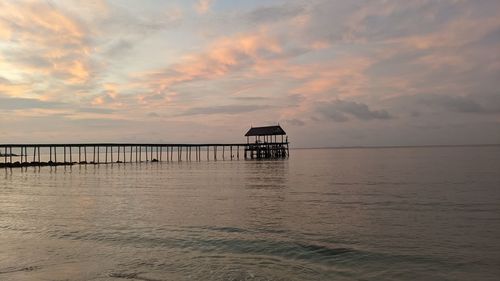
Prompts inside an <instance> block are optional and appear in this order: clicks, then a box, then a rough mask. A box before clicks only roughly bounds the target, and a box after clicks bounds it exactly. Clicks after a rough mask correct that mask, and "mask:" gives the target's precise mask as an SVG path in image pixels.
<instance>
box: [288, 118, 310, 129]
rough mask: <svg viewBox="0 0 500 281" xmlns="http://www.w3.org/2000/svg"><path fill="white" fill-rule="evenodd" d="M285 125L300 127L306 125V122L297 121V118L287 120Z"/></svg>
mask: <svg viewBox="0 0 500 281" xmlns="http://www.w3.org/2000/svg"><path fill="white" fill-rule="evenodd" d="M285 123H287V124H290V125H292V126H299V127H300V126H304V125H305V124H306V122H304V121H302V120H300V119H297V118H294V119H289V120H285Z"/></svg>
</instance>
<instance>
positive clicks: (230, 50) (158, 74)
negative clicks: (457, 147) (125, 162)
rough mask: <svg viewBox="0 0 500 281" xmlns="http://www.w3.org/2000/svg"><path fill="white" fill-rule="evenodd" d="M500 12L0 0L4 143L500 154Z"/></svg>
mask: <svg viewBox="0 0 500 281" xmlns="http://www.w3.org/2000/svg"><path fill="white" fill-rule="evenodd" d="M499 15H500V1H498V0H491V1H482V0H474V1H460V0H456V1H451V0H450V1H434V0H429V1H420V0H415V1H401V0H393V1H392V0H385V1H375V0H373V1H357V0H354V1H345V0H342V1H331V0H330V1H329V0H325V1H315V0H308V1H268V0H266V1H243V0H240V1H235V0H224V1H223V0H213V1H210V0H201V1H144V0H141V1H67V0H64V1H0V143H12V142H14V143H26V142H40V143H44V142H114V141H117V142H166V143H172V142H186V143H189V142H192V143H197V142H242V141H244V137H243V135H244V133H245V132H246V130H247V129H248V128H249V127H250V126H252V125H253V126H259V125H273V124H277V123H279V124H280V125H282V126H283V128H284V129H285V130H286V131H287V133H288V134H289V138H290V140H291V141H292V144H293V146H294V147H323V146H358V145H427V144H480V143H500V16H499Z"/></svg>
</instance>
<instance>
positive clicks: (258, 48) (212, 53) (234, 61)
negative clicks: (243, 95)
mask: <svg viewBox="0 0 500 281" xmlns="http://www.w3.org/2000/svg"><path fill="white" fill-rule="evenodd" d="M281 52H282V48H281V46H280V44H279V42H278V41H277V40H276V39H274V38H272V37H271V36H270V35H268V34H267V32H266V31H265V30H261V31H259V32H256V33H251V34H241V35H236V36H234V37H223V38H219V39H218V40H216V41H215V42H214V43H212V44H211V45H210V46H209V47H208V48H207V49H206V50H205V51H203V52H200V53H195V54H189V55H186V56H185V57H184V58H183V59H182V60H181V62H179V63H177V64H174V65H172V66H171V67H168V68H166V69H164V70H162V71H158V72H155V73H150V74H146V76H145V77H143V78H142V79H143V80H145V82H146V83H148V84H149V88H150V89H151V90H152V91H153V92H157V93H159V92H162V91H164V90H166V89H168V88H169V87H171V86H173V85H175V84H178V83H184V82H189V81H194V80H210V79H215V78H220V77H222V76H224V75H226V74H228V73H229V72H231V71H238V70H240V69H242V68H245V67H251V66H254V65H257V64H258V63H262V60H263V58H262V56H263V55H264V54H266V53H267V54H279V53H281Z"/></svg>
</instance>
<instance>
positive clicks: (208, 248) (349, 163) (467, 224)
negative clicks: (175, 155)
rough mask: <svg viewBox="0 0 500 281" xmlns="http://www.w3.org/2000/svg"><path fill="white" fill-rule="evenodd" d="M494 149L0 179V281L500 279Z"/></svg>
mask: <svg viewBox="0 0 500 281" xmlns="http://www.w3.org/2000/svg"><path fill="white" fill-rule="evenodd" d="M498 167H500V148H498V147H475V148H407V149H345V150H295V151H293V153H292V157H291V158H290V159H288V160H285V161H282V160H279V161H217V162H215V161H211V162H181V163H177V162H174V163H142V164H113V165H101V166H93V165H88V166H73V167H71V166H62V167H41V168H40V167H30V168H23V169H6V170H2V171H0V172H1V173H3V174H2V179H1V180H0V233H1V235H0V280H360V279H363V280H496V279H497V276H498V274H500V270H499V268H500V238H499V237H500V204H499V203H500V192H499V190H498V188H499V187H500V174H499V173H498Z"/></svg>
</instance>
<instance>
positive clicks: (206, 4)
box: [194, 0, 214, 15]
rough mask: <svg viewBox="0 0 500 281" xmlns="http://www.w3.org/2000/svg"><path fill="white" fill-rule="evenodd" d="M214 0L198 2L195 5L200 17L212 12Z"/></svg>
mask: <svg viewBox="0 0 500 281" xmlns="http://www.w3.org/2000/svg"><path fill="white" fill-rule="evenodd" d="M213 2H214V0H198V2H196V4H195V5H194V9H195V10H196V12H197V13H198V14H200V15H203V14H206V13H207V12H208V11H210V6H211V5H212V4H213Z"/></svg>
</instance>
